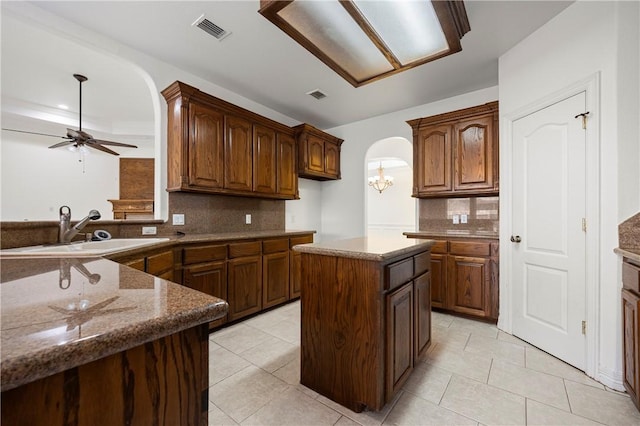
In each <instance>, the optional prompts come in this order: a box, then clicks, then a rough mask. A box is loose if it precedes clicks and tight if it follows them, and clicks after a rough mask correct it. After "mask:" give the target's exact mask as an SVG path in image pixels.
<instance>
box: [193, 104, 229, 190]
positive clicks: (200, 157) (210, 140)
mask: <svg viewBox="0 0 640 426" xmlns="http://www.w3.org/2000/svg"><path fill="white" fill-rule="evenodd" d="M189 123H190V128H189V131H190V135H189V146H188V154H187V157H188V169H189V176H188V178H189V185H190V186H194V187H202V188H222V186H223V184H224V157H223V149H222V148H223V145H222V138H223V131H224V130H223V129H224V115H223V114H222V113H221V112H219V111H217V110H215V109H213V108H210V107H207V106H204V105H200V104H198V103H195V102H194V103H191V104H190V105H189Z"/></svg>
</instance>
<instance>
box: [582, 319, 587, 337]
mask: <svg viewBox="0 0 640 426" xmlns="http://www.w3.org/2000/svg"><path fill="white" fill-rule="evenodd" d="M582 334H587V322H586V321H582Z"/></svg>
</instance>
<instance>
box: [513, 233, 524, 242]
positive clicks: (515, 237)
mask: <svg viewBox="0 0 640 426" xmlns="http://www.w3.org/2000/svg"><path fill="white" fill-rule="evenodd" d="M520 241H522V238H520V235H516V236H513V235H512V236H511V242H512V243H519V242H520Z"/></svg>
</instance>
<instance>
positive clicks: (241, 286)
mask: <svg viewBox="0 0 640 426" xmlns="http://www.w3.org/2000/svg"><path fill="white" fill-rule="evenodd" d="M228 267H229V269H228V277H227V280H228V281H227V286H228V287H227V291H228V300H227V302H229V321H233V320H237V319H239V318H242V317H246V316H247V315H251V314H254V313H256V312H259V311H261V310H262V256H260V255H256V256H249V257H239V258H236V259H230V260H229V261H228Z"/></svg>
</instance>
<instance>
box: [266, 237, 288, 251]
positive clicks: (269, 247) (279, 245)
mask: <svg viewBox="0 0 640 426" xmlns="http://www.w3.org/2000/svg"><path fill="white" fill-rule="evenodd" d="M287 250H289V239H288V238H284V239H281V240H267V241H263V242H262V253H264V254H270V253H278V252H281V251H287Z"/></svg>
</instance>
